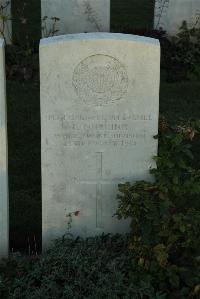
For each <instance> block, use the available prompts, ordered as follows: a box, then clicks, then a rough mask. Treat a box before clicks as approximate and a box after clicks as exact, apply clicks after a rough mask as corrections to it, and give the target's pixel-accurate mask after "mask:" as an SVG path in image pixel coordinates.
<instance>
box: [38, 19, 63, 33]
mask: <svg viewBox="0 0 200 299" xmlns="http://www.w3.org/2000/svg"><path fill="white" fill-rule="evenodd" d="M47 21H48V22H51V26H48V24H47ZM59 21H60V19H59V18H57V17H51V18H48V17H47V16H44V17H43V19H42V26H41V29H42V36H43V37H52V36H54V35H55V34H56V33H57V32H59V30H58V29H56V26H57V23H58V22H59Z"/></svg>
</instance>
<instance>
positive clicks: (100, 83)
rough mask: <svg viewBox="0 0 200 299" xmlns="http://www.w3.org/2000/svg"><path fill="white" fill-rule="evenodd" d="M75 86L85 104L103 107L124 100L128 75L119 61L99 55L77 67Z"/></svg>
mask: <svg viewBox="0 0 200 299" xmlns="http://www.w3.org/2000/svg"><path fill="white" fill-rule="evenodd" d="M73 85H74V88H75V91H76V93H77V95H78V97H79V98H80V99H81V100H82V101H83V102H85V103H86V104H92V105H96V106H101V105H105V104H108V103H112V102H115V101H116V100H120V99H121V98H122V96H123V95H124V94H125V93H126V92H127V88H128V75H127V72H126V69H125V68H124V66H123V65H122V64H121V63H120V62H119V61H118V60H117V59H115V58H113V57H111V56H107V55H102V54H97V55H93V56H89V57H87V58H85V59H84V60H82V61H81V62H80V63H79V64H78V65H77V66H76V68H75V70H74V74H73Z"/></svg>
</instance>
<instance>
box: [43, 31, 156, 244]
mask: <svg viewBox="0 0 200 299" xmlns="http://www.w3.org/2000/svg"><path fill="white" fill-rule="evenodd" d="M40 70H41V129H42V135H41V136H42V202H43V217H42V218H43V246H44V247H46V245H47V244H49V242H50V240H52V239H53V238H55V237H58V236H61V235H62V234H64V233H65V232H66V231H67V222H68V220H69V219H67V217H66V214H69V213H73V212H75V211H79V215H78V216H73V220H72V228H71V232H72V233H73V234H74V235H80V236H82V237H86V236H92V235H96V234H101V233H103V232H105V233H108V232H110V233H116V232H119V233H123V232H127V231H128V226H129V225H128V224H129V222H125V221H119V220H117V219H116V218H115V217H112V216H113V214H114V213H115V211H116V208H117V200H116V193H117V189H118V187H117V186H118V184H119V183H123V182H126V181H131V182H134V181H136V180H140V179H147V180H148V179H150V175H149V169H150V168H151V167H152V166H153V165H154V163H153V160H152V157H153V156H154V155H156V153H157V141H156V140H155V139H154V138H153V136H154V135H156V134H157V129H158V111H159V78H160V47H159V42H158V41H157V40H155V39H151V38H145V37H138V36H132V35H123V34H111V33H88V34H87V33H85V34H84V33H83V34H74V35H68V36H61V37H54V38H48V39H43V40H42V41H41V44H40Z"/></svg>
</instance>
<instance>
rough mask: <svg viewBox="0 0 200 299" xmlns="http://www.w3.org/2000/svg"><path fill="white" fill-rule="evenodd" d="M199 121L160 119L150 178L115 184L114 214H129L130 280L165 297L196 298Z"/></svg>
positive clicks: (199, 275)
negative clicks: (182, 122)
mask: <svg viewBox="0 0 200 299" xmlns="http://www.w3.org/2000/svg"><path fill="white" fill-rule="evenodd" d="M199 133H200V122H198V121H194V122H190V123H188V124H187V125H180V126H176V127H172V126H170V125H169V124H168V123H167V122H166V121H165V120H163V119H162V120H161V122H160V130H159V136H158V137H159V154H158V156H157V157H155V160H156V163H157V168H155V169H152V170H151V173H152V175H153V176H154V182H152V183H150V182H145V181H139V182H136V183H134V184H133V185H131V184H130V183H126V184H121V185H119V195H118V199H119V207H118V210H117V213H116V214H117V216H118V218H119V219H121V218H127V217H130V218H131V234H130V239H129V248H130V249H131V250H132V251H133V253H134V256H135V259H134V260H133V269H135V271H134V277H135V278H134V279H138V280H140V279H142V280H146V281H147V282H148V283H150V284H151V285H152V286H153V287H154V288H155V289H157V290H162V292H164V293H165V294H166V296H167V297H166V298H171V299H178V298H180V299H183V298H185V299H186V298H187V299H188V298H199V296H200V249H199V248H200V197H199V196H200V170H199V169H196V168H195V163H193V164H194V166H192V159H193V154H192V150H193V143H194V141H195V139H197V138H198V135H199Z"/></svg>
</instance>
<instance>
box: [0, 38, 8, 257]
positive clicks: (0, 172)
mask: <svg viewBox="0 0 200 299" xmlns="http://www.w3.org/2000/svg"><path fill="white" fill-rule="evenodd" d="M6 123H7V120H6V88H5V61H4V41H3V39H0V258H2V257H6V256H7V255H8V167H7V133H6V132H7V128H6Z"/></svg>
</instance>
